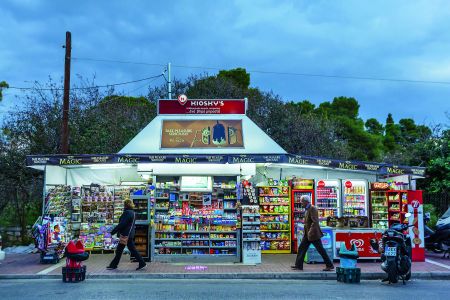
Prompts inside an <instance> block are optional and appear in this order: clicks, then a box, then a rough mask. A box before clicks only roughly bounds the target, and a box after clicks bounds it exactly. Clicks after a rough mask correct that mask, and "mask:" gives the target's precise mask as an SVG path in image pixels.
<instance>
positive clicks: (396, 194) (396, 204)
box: [386, 191, 409, 227]
mask: <svg viewBox="0 0 450 300" xmlns="http://www.w3.org/2000/svg"><path fill="white" fill-rule="evenodd" d="M386 194H387V202H388V203H387V204H388V205H387V212H388V214H387V215H388V226H389V227H390V226H391V225H392V224H394V223H404V224H408V222H409V220H408V218H406V217H405V214H406V213H407V212H408V193H407V191H387V192H386Z"/></svg>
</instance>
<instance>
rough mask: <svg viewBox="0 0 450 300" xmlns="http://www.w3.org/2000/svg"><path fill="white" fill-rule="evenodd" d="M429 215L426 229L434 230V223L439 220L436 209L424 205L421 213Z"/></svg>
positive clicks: (431, 205) (429, 205)
mask: <svg viewBox="0 0 450 300" xmlns="http://www.w3.org/2000/svg"><path fill="white" fill-rule="evenodd" d="M427 212H429V213H430V222H428V224H427V225H428V227H430V228H432V229H434V227H436V222H437V221H438V219H439V216H438V214H437V209H436V207H435V206H434V205H433V204H424V205H423V213H424V214H425V213H427Z"/></svg>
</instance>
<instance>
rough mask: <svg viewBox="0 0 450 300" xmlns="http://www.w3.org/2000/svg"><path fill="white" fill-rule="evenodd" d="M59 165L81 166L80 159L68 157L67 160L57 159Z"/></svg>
mask: <svg viewBox="0 0 450 300" xmlns="http://www.w3.org/2000/svg"><path fill="white" fill-rule="evenodd" d="M59 164H60V165H81V158H75V157H73V156H68V157H67V158H60V159H59Z"/></svg>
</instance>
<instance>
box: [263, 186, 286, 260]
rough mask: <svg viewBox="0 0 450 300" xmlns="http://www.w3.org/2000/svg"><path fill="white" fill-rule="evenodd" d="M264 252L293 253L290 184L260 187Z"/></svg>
mask: <svg viewBox="0 0 450 300" xmlns="http://www.w3.org/2000/svg"><path fill="white" fill-rule="evenodd" d="M258 200H259V211H260V216H261V217H260V219H261V226H260V229H261V250H262V253H291V224H290V216H291V201H290V188H289V187H288V186H260V187H258Z"/></svg>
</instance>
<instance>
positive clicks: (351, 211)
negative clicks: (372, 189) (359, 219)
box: [342, 180, 368, 217]
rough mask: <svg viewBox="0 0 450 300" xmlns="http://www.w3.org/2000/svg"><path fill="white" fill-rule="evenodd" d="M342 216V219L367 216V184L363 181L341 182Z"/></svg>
mask: <svg viewBox="0 0 450 300" xmlns="http://www.w3.org/2000/svg"><path fill="white" fill-rule="evenodd" d="M343 185H344V186H343V189H344V195H343V203H342V208H343V211H342V215H343V216H344V217H356V216H368V214H367V182H366V181H363V180H344V181H343Z"/></svg>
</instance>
